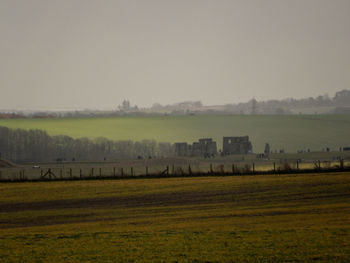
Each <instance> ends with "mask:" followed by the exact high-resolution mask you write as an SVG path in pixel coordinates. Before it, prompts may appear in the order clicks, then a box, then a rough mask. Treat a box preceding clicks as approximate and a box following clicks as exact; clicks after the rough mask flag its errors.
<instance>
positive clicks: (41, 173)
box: [40, 170, 44, 178]
mask: <svg viewBox="0 0 350 263" xmlns="http://www.w3.org/2000/svg"><path fill="white" fill-rule="evenodd" d="M40 175H41V178H42V177H43V175H44V173H43V170H41V171H40Z"/></svg>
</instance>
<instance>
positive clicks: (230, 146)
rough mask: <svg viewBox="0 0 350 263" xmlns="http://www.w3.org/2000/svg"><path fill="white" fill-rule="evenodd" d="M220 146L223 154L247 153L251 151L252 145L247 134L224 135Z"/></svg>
mask: <svg viewBox="0 0 350 263" xmlns="http://www.w3.org/2000/svg"><path fill="white" fill-rule="evenodd" d="M222 147H223V149H222V154H223V155H231V154H248V153H252V152H253V146H252V143H251V142H250V141H249V136H241V137H224V138H223V144H222Z"/></svg>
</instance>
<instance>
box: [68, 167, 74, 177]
mask: <svg viewBox="0 0 350 263" xmlns="http://www.w3.org/2000/svg"><path fill="white" fill-rule="evenodd" d="M69 177H70V178H73V171H72V168H69Z"/></svg>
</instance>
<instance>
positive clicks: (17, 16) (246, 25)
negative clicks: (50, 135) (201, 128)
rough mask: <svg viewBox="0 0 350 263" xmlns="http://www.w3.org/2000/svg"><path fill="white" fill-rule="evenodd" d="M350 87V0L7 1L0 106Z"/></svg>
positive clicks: (0, 7) (2, 0)
mask: <svg viewBox="0 0 350 263" xmlns="http://www.w3.org/2000/svg"><path fill="white" fill-rule="evenodd" d="M341 89H350V1H349V0H288V1H282V0H265V1H262V0H256V1H253V0H227V1H225V0H211V1H206V0H172V1H167V0H138V1H133V0H125V1H117V0H113V1H112V0H111V1H103V0H91V1H90V0H74V1H73V0H57V1H54V0H20V1H19V0H0V91H1V93H0V108H1V109H4V108H11V109H24V108H29V109H30V108H31V109H33V108H34V109H35V108H36V109H50V108H51V109H63V108H67V109H75V108H77V109H83V108H101V109H107V108H116V107H117V105H118V104H120V103H121V101H122V100H123V99H129V100H130V101H131V103H132V104H137V105H139V106H150V105H152V104H153V103H155V102H160V103H161V104H168V103H174V102H180V101H185V100H201V101H202V102H203V103H204V104H207V105H215V104H224V103H236V102H241V101H247V100H249V99H251V98H252V97H255V98H256V99H258V100H266V99H272V98H273V99H275V98H286V97H296V98H301V97H309V96H316V95H319V94H325V93H328V94H329V95H330V96H333V95H334V93H335V92H336V91H338V90H341Z"/></svg>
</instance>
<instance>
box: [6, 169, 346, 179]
mask: <svg viewBox="0 0 350 263" xmlns="http://www.w3.org/2000/svg"><path fill="white" fill-rule="evenodd" d="M232 168H233V169H232V171H225V170H219V171H214V170H212V168H211V170H209V171H208V172H193V171H192V170H191V166H190V165H189V166H188V170H187V171H184V170H181V171H180V172H179V170H177V171H175V170H174V168H173V170H172V172H170V170H169V166H167V168H166V169H165V170H164V171H162V172H159V173H151V174H148V173H144V174H139V175H134V174H125V173H123V169H121V171H122V173H121V174H116V173H115V170H114V174H112V175H104V174H102V169H99V171H100V174H97V175H94V174H93V173H92V174H89V175H85V176H84V175H82V173H81V169H80V174H79V176H76V175H73V173H72V169H69V171H70V176H68V177H62V174H61V176H56V175H55V174H54V173H53V172H52V170H51V169H50V168H49V169H47V171H46V172H45V173H43V170H41V176H40V177H38V178H28V177H26V176H25V170H20V171H19V176H18V177H12V178H11V177H8V178H3V177H2V173H1V171H0V182H1V183H16V182H50V181H83V180H124V179H154V178H181V177H205V176H258V175H285V174H312V173H335V172H337V173H339V172H350V166H343V167H341V166H340V167H331V168H320V167H316V168H313V169H292V168H288V169H277V170H276V169H275V170H266V171H256V170H235V169H234V166H232ZM146 170H147V168H146ZM92 171H93V169H92ZM132 172H133V169H132V168H131V173H132Z"/></svg>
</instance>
